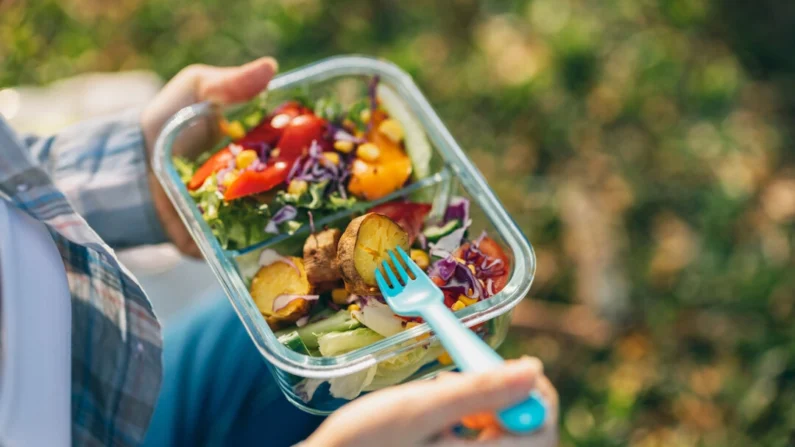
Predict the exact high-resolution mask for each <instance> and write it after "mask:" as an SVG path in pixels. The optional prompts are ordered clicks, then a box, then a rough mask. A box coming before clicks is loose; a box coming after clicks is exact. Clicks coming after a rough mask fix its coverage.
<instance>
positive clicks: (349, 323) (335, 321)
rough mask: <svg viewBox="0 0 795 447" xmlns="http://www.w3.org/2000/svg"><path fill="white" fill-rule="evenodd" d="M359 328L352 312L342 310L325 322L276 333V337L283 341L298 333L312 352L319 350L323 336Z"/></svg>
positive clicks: (321, 321) (359, 324) (320, 321)
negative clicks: (319, 339) (286, 337)
mask: <svg viewBox="0 0 795 447" xmlns="http://www.w3.org/2000/svg"><path fill="white" fill-rule="evenodd" d="M359 326H361V323H359V322H358V321H356V320H355V319H354V318H353V317H351V313H350V312H348V311H347V310H341V311H339V312H337V313H336V314H334V315H332V316H330V317H329V318H326V319H325V320H319V321H315V322H314V323H309V324H307V325H306V326H304V327H302V328H298V329H295V330H293V331H280V332H277V333H276V336H277V337H279V339H281V337H283V336H284V335H286V334H289V333H291V332H296V333H298V336H299V337H301V341H303V342H304V344H305V345H306V347H307V348H308V349H310V350H312V349H317V347H318V344H317V339H318V337H320V336H321V335H323V334H327V333H329V332H344V331H349V330H351V329H356V328H357V327H359Z"/></svg>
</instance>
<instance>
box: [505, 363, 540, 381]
mask: <svg viewBox="0 0 795 447" xmlns="http://www.w3.org/2000/svg"><path fill="white" fill-rule="evenodd" d="M506 374H507V375H508V380H510V381H511V382H512V383H515V384H516V386H522V387H523V386H529V385H532V383H533V382H535V379H536V376H537V375H538V365H537V361H535V360H534V359H532V358H530V357H523V358H521V359H518V360H515V361H513V362H511V363H509V364H508V366H507V371H506Z"/></svg>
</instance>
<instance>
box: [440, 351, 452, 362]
mask: <svg viewBox="0 0 795 447" xmlns="http://www.w3.org/2000/svg"><path fill="white" fill-rule="evenodd" d="M436 360H437V361H439V363H441V364H442V365H452V364H453V359H452V358H450V354H448V353H446V352H445V353H444V354H442V355H440V356H439V357H436Z"/></svg>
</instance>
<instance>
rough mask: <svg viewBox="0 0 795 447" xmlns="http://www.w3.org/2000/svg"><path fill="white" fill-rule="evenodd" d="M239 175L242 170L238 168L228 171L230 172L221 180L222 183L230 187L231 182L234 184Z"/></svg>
mask: <svg viewBox="0 0 795 447" xmlns="http://www.w3.org/2000/svg"><path fill="white" fill-rule="evenodd" d="M239 176H240V171H238V170H237V169H235V170H234V171H231V172H228V173H227V174H226V175H225V176H224V179H223V181H221V184H222V185H224V187H226V188H228V187H229V185H231V184H232V182H234V181H235V180H237V178H238V177H239Z"/></svg>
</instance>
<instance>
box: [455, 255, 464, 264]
mask: <svg viewBox="0 0 795 447" xmlns="http://www.w3.org/2000/svg"><path fill="white" fill-rule="evenodd" d="M453 259H455V260H456V262H458V263H459V264H466V262H465V261H464V260H463V259H461V258H459V257H457V256H453Z"/></svg>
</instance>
